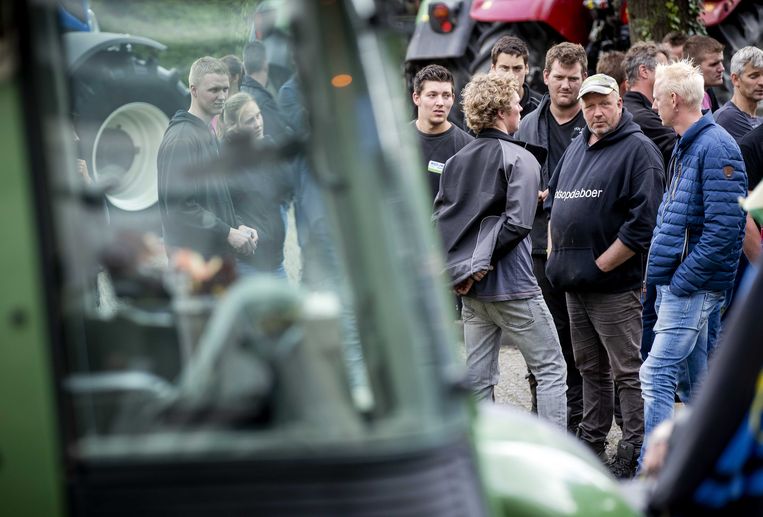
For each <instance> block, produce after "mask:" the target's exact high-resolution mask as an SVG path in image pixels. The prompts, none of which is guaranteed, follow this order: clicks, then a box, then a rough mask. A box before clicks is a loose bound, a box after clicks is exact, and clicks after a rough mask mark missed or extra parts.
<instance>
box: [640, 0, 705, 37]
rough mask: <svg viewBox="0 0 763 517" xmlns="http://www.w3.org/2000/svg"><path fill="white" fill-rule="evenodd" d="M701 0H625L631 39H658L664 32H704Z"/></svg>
mask: <svg viewBox="0 0 763 517" xmlns="http://www.w3.org/2000/svg"><path fill="white" fill-rule="evenodd" d="M703 3H704V2H703V1H702V0H628V18H629V23H630V33H631V41H632V42H636V41H642V40H654V41H660V40H661V39H662V38H663V37H664V36H665V35H666V34H667V33H669V32H672V31H679V32H683V33H686V34H706V31H705V26H704V25H703V24H702V21H701V20H700V18H699V15H700V14H701V13H702V9H703V7H704V6H703Z"/></svg>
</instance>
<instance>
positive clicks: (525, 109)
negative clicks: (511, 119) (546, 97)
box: [519, 82, 543, 117]
mask: <svg viewBox="0 0 763 517" xmlns="http://www.w3.org/2000/svg"><path fill="white" fill-rule="evenodd" d="M522 89H523V90H524V95H522V98H521V99H519V105H520V106H522V116H523V117H526V116H527V115H529V114H530V113H532V112H533V111H535V110H536V109H537V108H538V106H539V105H540V101H541V99H542V98H543V95H541V94H540V93H538V92H536V91H535V90H533V89H532V88H530V85H529V84H527V82H525V84H523V85H522Z"/></svg>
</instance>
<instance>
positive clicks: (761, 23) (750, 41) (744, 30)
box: [707, 0, 763, 59]
mask: <svg viewBox="0 0 763 517" xmlns="http://www.w3.org/2000/svg"><path fill="white" fill-rule="evenodd" d="M707 31H708V33H709V34H710V35H711V36H713V37H714V38H716V39H717V40H718V41H720V42H721V43H723V44H724V45H725V46H726V49H725V51H724V53H725V54H726V57H727V58H728V59H730V58H731V56H732V55H733V54H734V53H735V52H736V51H737V50H739V49H740V48H742V47H746V46H748V45H753V46H756V47H758V48H763V3H761V2H758V1H756V0H746V1H742V2H741V3H740V4H739V5H738V6H737V8H736V9H734V12H732V13H731V14H730V15H729V16H728V17H727V18H726V19H725V20H723V21H722V22H721V23H719V24H718V25H716V26H714V27H709V28H708V30H707Z"/></svg>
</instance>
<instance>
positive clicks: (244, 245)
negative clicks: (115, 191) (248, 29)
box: [157, 41, 296, 276]
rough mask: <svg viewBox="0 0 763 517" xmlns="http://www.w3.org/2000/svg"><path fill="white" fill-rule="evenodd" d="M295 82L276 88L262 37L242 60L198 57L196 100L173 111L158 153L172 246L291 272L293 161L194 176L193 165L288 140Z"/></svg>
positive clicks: (247, 267)
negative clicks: (287, 248) (287, 254)
mask: <svg viewBox="0 0 763 517" xmlns="http://www.w3.org/2000/svg"><path fill="white" fill-rule="evenodd" d="M295 81H296V79H295V78H293V79H290V80H289V81H287V82H286V83H285V84H284V85H282V86H281V88H280V92H279V91H278V90H275V88H274V87H273V86H272V84H271V82H270V81H269V79H268V62H267V54H266V48H265V46H264V44H263V43H262V42H259V41H253V42H251V43H249V44H247V45H246V47H245V48H244V52H243V63H242V62H241V61H240V60H238V59H237V58H236V57H235V56H226V57H225V58H223V59H216V58H213V57H202V58H200V59H198V60H196V61H195V62H194V63H193V65H192V66H191V70H190V74H189V79H188V82H189V88H190V93H191V106H190V108H189V109H188V110H187V111H185V110H181V111H178V112H177V113H176V114H175V116H173V117H172V120H171V121H170V125H169V128H168V129H167V131H166V133H165V135H164V139H163V140H162V144H161V147H160V148H159V155H158V159H157V164H158V181H159V185H158V186H159V207H160V213H161V218H162V226H163V232H164V240H165V245H166V246H167V247H168V249H170V251H171V250H172V249H176V248H178V249H179V248H188V249H192V250H194V251H196V252H198V253H200V254H201V255H203V256H204V257H206V258H209V257H212V256H220V257H236V258H237V260H236V262H237V265H238V270H239V272H244V273H246V272H268V273H274V274H278V275H281V276H285V270H284V254H283V249H284V240H285V236H286V208H287V206H288V204H289V203H290V202H291V200H292V199H293V197H294V194H295V177H294V174H295V172H294V167H292V166H283V165H279V164H276V163H272V164H267V165H262V164H257V167H255V166H254V164H253V163H252V164H248V165H247V164H243V165H242V166H241V167H240V168H241V169H244V170H236V171H222V170H220V171H219V173H218V174H194V168H197V169H198V168H200V167H204V166H206V165H207V164H209V163H212V162H213V161H214V160H215V159H218V158H219V157H220V156H221V155H225V154H226V153H232V152H233V147H235V146H236V145H237V144H238V145H244V146H247V145H248V146H255V145H259V146H260V147H267V146H268V145H270V144H275V143H278V142H283V141H284V140H285V139H287V138H288V137H289V136H290V135H291V134H292V133H293V129H292V126H291V125H290V124H289V120H288V119H287V116H286V114H288V113H289V110H288V109H282V105H283V104H284V103H285V102H287V103H288V102H289V99H290V98H291V96H290V87H291V86H292V85H293V83H294V82H295ZM273 91H275V94H274V93H273ZM231 92H233V93H232V94H231ZM277 99H278V100H277ZM279 101H280V102H281V105H279ZM294 125H296V124H294ZM255 251H256V252H255Z"/></svg>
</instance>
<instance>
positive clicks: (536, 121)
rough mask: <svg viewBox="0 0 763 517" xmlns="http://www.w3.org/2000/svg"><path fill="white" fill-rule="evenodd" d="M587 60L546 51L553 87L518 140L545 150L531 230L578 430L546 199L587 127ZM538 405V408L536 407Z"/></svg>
mask: <svg viewBox="0 0 763 517" xmlns="http://www.w3.org/2000/svg"><path fill="white" fill-rule="evenodd" d="M587 69H588V59H587V58H586V53H585V49H583V47H582V46H580V45H577V44H573V43H560V44H558V45H554V46H553V47H551V48H550V49H549V50H548V52H547V53H546V63H545V66H544V70H543V80H544V82H545V83H546V85H547V86H548V94H547V95H544V96H543V98H542V99H541V101H540V104H539V106H538V108H537V109H536V110H535V111H533V112H532V113H530V114H529V115H528V116H526V117H523V118H522V121H521V122H520V124H519V130H518V131H517V133H516V135H515V136H516V138H517V139H518V140H521V141H523V142H527V143H529V144H533V145H538V146H540V147H544V148H545V149H546V150H547V151H548V157H547V158H546V160H545V161H544V162H542V163H541V165H542V169H541V183H540V189H539V191H538V203H537V207H536V211H535V219H534V221H533V227H532V232H531V233H530V236H531V239H532V258H533V273H534V274H535V278H537V280H538V284H539V285H540V288H541V290H542V291H543V299H544V300H545V302H546V305H547V306H548V309H549V310H550V311H551V315H552V316H553V318H554V325H555V326H556V331H557V333H558V335H559V342H560V343H561V347H562V354H563V355H564V361H565V363H566V364H567V428H568V429H569V430H570V432H572V433H576V432H577V427H578V424H579V423H580V420H581V418H582V417H583V385H582V380H581V378H580V373H579V372H578V370H577V368H576V367H575V358H574V356H573V353H572V342H571V341H570V320H569V316H568V315H567V302H566V299H565V296H564V291H561V290H559V289H556V288H554V287H553V286H552V285H551V284H550V283H549V282H548V279H546V249H547V248H548V214H547V213H546V211H545V210H544V208H543V201H544V200H545V199H546V196H547V194H548V189H547V186H548V180H549V176H550V175H551V173H553V172H554V169H555V168H556V164H557V163H558V162H559V160H560V158H561V157H562V155H563V154H564V151H565V150H566V149H567V146H569V145H570V142H572V140H574V139H575V138H576V137H577V136H578V135H579V134H580V133H581V131H582V130H583V128H584V127H585V119H584V118H583V112H582V111H581V110H580V105H579V104H578V100H577V96H578V92H579V91H580V85H581V83H582V82H583V79H585V77H586V70H587ZM528 380H529V382H530V391H531V392H532V393H533V397H532V398H533V402H534V401H535V396H534V390H535V378H534V377H533V376H532V374H530V375H529V376H528ZM533 406H535V404H534V403H533Z"/></svg>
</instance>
